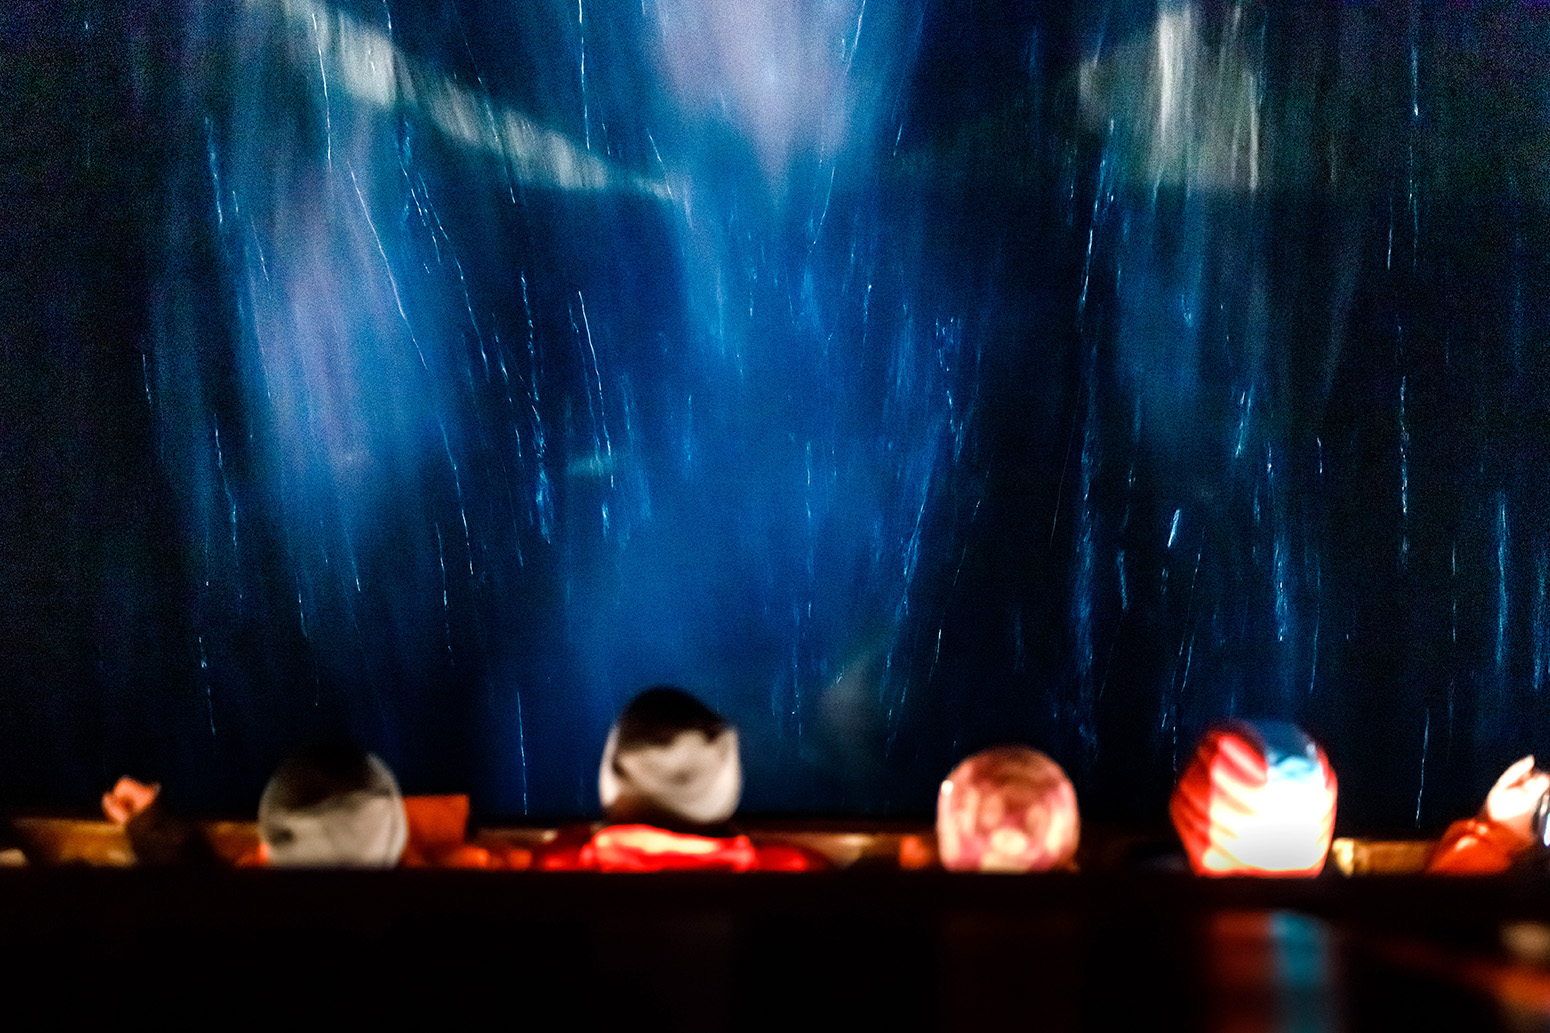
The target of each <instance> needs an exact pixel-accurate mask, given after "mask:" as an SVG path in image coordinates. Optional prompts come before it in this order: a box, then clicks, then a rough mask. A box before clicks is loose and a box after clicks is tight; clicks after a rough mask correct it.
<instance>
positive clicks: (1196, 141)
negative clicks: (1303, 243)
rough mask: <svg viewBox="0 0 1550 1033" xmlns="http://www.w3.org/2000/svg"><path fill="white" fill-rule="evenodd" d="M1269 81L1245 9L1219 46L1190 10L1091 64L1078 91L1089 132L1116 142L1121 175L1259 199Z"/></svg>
mask: <svg viewBox="0 0 1550 1033" xmlns="http://www.w3.org/2000/svg"><path fill="white" fill-rule="evenodd" d="M1260 79H1261V74H1260V71H1259V68H1258V64H1257V62H1256V61H1255V60H1254V58H1253V56H1252V54H1251V51H1250V49H1249V48H1248V47H1247V46H1246V45H1245V40H1244V26H1243V16H1242V11H1241V10H1239V11H1237V12H1235V13H1234V14H1232V15H1231V16H1230V17H1229V18H1228V20H1227V23H1226V24H1225V25H1223V26H1222V29H1221V33H1220V37H1219V42H1218V43H1217V44H1216V45H1214V46H1213V45H1210V44H1208V43H1207V41H1206V36H1205V34H1204V33H1203V32H1202V31H1201V28H1200V25H1199V24H1198V19H1197V16H1196V14H1195V12H1194V10H1193V8H1191V7H1189V6H1184V7H1181V8H1176V9H1171V10H1169V9H1164V10H1162V11H1160V12H1159V13H1158V15H1157V21H1156V23H1155V24H1154V25H1153V26H1152V30H1151V31H1150V32H1149V33H1146V34H1144V35H1138V36H1136V37H1132V38H1130V39H1127V40H1125V41H1124V42H1122V43H1121V44H1120V45H1119V46H1117V47H1115V48H1113V50H1111V51H1110V52H1108V53H1106V54H1095V55H1093V56H1092V57H1090V58H1089V59H1088V60H1087V61H1085V62H1084V63H1083V65H1082V67H1081V70H1080V72H1079V80H1078V89H1079V92H1080V94H1081V101H1082V110H1083V112H1084V117H1085V119H1086V121H1087V123H1088V124H1089V125H1090V126H1091V127H1093V128H1094V129H1097V130H1100V131H1104V132H1107V133H1109V134H1110V135H1111V136H1112V137H1113V142H1114V143H1115V145H1116V146H1118V147H1119V148H1120V153H1121V154H1122V155H1123V157H1124V159H1125V161H1124V162H1123V164H1122V167H1123V168H1125V169H1126V170H1128V171H1129V172H1131V173H1133V174H1135V175H1137V176H1140V177H1144V180H1145V181H1146V182H1148V183H1150V184H1152V185H1154V186H1156V185H1167V186H1184V187H1189V188H1199V189H1207V190H1213V189H1216V190H1221V189H1227V190H1248V191H1254V190H1258V189H1259V187H1260V186H1261V185H1262V183H1261V175H1260V164H1261V161H1260V158H1261V150H1262V147H1263V142H1262V141H1263V137H1264V135H1265V133H1264V130H1263V128H1262V127H1261V125H1260V104H1259V93H1260V86H1259V84H1260Z"/></svg>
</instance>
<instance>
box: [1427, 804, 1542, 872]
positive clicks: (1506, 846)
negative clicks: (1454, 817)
mask: <svg viewBox="0 0 1550 1033" xmlns="http://www.w3.org/2000/svg"><path fill="white" fill-rule="evenodd" d="M1532 845H1533V844H1532V843H1526V842H1524V841H1523V840H1521V839H1519V838H1518V837H1517V836H1516V835H1515V834H1513V833H1512V832H1509V831H1508V830H1507V829H1506V828H1504V827H1503V826H1501V825H1498V824H1496V823H1495V822H1494V821H1491V820H1490V819H1489V818H1466V819H1464V820H1463V821H1455V822H1454V823H1453V824H1452V825H1449V826H1448V831H1447V832H1445V833H1443V836H1442V839H1441V840H1439V841H1438V843H1437V845H1436V847H1434V848H1433V849H1432V854H1431V857H1429V858H1428V859H1427V861H1426V873H1427V874H1428V875H1499V874H1501V873H1502V872H1505V871H1507V869H1509V868H1511V867H1512V866H1513V865H1514V864H1516V863H1517V861H1518V859H1519V858H1520V857H1522V856H1523V855H1524V854H1526V853H1528V851H1529V848H1530V847H1531V846H1532Z"/></svg>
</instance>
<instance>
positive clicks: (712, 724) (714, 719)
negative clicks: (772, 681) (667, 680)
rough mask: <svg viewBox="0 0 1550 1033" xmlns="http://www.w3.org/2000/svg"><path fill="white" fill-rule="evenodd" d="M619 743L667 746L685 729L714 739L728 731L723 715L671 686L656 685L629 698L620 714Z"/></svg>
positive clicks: (625, 744) (621, 744)
mask: <svg viewBox="0 0 1550 1033" xmlns="http://www.w3.org/2000/svg"><path fill="white" fill-rule="evenodd" d="M618 727H619V745H620V746H634V745H640V744H651V745H659V746H660V745H666V744H667V743H670V742H672V741H673V739H674V738H676V737H677V736H678V735H679V734H680V733H682V732H702V733H704V735H705V737H706V738H707V739H714V738H715V737H716V736H718V735H720V734H721V733H722V732H724V731H726V728H727V722H726V719H725V718H723V717H722V716H721V715H720V714H718V713H716V712H715V711H714V710H712V709H710V708H709V707H707V706H706V705H705V704H704V703H701V702H700V701H699V700H697V699H695V698H694V697H693V696H691V695H689V693H687V692H685V691H684V690H683V689H680V688H676V687H674V686H672V685H653V686H652V687H651V688H649V689H647V690H645V691H644V692H642V693H641V694H640V695H638V696H636V697H635V698H634V699H632V700H630V702H629V705H627V706H626V707H625V708H624V710H623V712H621V713H620V714H619V725H618Z"/></svg>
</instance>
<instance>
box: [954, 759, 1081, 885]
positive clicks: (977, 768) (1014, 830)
mask: <svg viewBox="0 0 1550 1033" xmlns="http://www.w3.org/2000/svg"><path fill="white" fill-rule="evenodd" d="M936 834H937V846H938V850H939V851H940V853H941V856H942V865H943V867H945V868H948V869H951V870H952V871H960V872H973V871H980V872H1042V871H1048V870H1049V869H1051V868H1059V867H1062V866H1063V865H1066V864H1068V863H1069V862H1070V860H1071V858H1072V856H1073V855H1074V854H1075V853H1076V844H1077V840H1078V839H1079V838H1080V836H1081V819H1080V818H1079V817H1078V814H1077V806H1076V790H1075V789H1074V788H1072V786H1071V780H1070V779H1068V778H1067V777H1066V773H1065V772H1064V771H1062V770H1061V768H1060V765H1059V764H1056V763H1055V762H1054V761H1053V760H1050V759H1049V758H1048V757H1046V756H1045V755H1044V754H1042V753H1040V752H1039V751H1038V750H1031V749H1029V748H1028V747H1026V746H998V747H995V748H993V749H988V750H983V751H981V752H979V753H976V754H974V756H972V757H970V758H968V759H967V760H965V761H964V762H963V763H961V764H959V765H958V766H957V767H956V768H954V769H953V772H952V774H950V775H948V776H947V780H946V781H945V782H943V783H942V791H941V793H940V794H938V796H937V804H936Z"/></svg>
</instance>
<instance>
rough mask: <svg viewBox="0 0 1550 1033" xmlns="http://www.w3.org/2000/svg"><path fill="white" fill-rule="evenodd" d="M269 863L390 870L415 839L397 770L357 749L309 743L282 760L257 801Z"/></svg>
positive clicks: (293, 865)
mask: <svg viewBox="0 0 1550 1033" xmlns="http://www.w3.org/2000/svg"><path fill="white" fill-rule="evenodd" d="M258 833H259V837H260V839H261V840H262V843H263V853H264V857H265V858H266V860H267V862H268V863H269V864H271V865H276V866H279V867H293V868H295V867H303V868H392V867H393V866H394V865H396V864H398V861H399V858H400V857H402V856H403V853H404V847H405V846H406V845H407V843H408V841H409V824H408V817H407V815H406V813H405V811H404V799H403V796H402V795H401V794H400V793H399V791H398V782H397V780H396V779H394V778H393V772H392V771H390V770H389V769H388V766H387V765H386V764H384V763H383V762H382V761H381V760H380V759H378V758H377V757H376V756H375V755H373V754H370V753H366V752H365V751H363V750H357V749H355V748H354V747H347V746H333V745H325V746H319V747H314V748H309V749H305V750H302V751H299V752H298V753H296V754H294V755H292V756H291V757H290V758H288V759H287V760H286V761H285V763H283V764H281V765H280V767H279V769H278V770H276V771H275V773H274V776H273V777H272V778H270V780H269V784H268V785H267V786H265V787H264V794H263V796H262V797H261V798H260V799H259V801H258Z"/></svg>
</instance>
